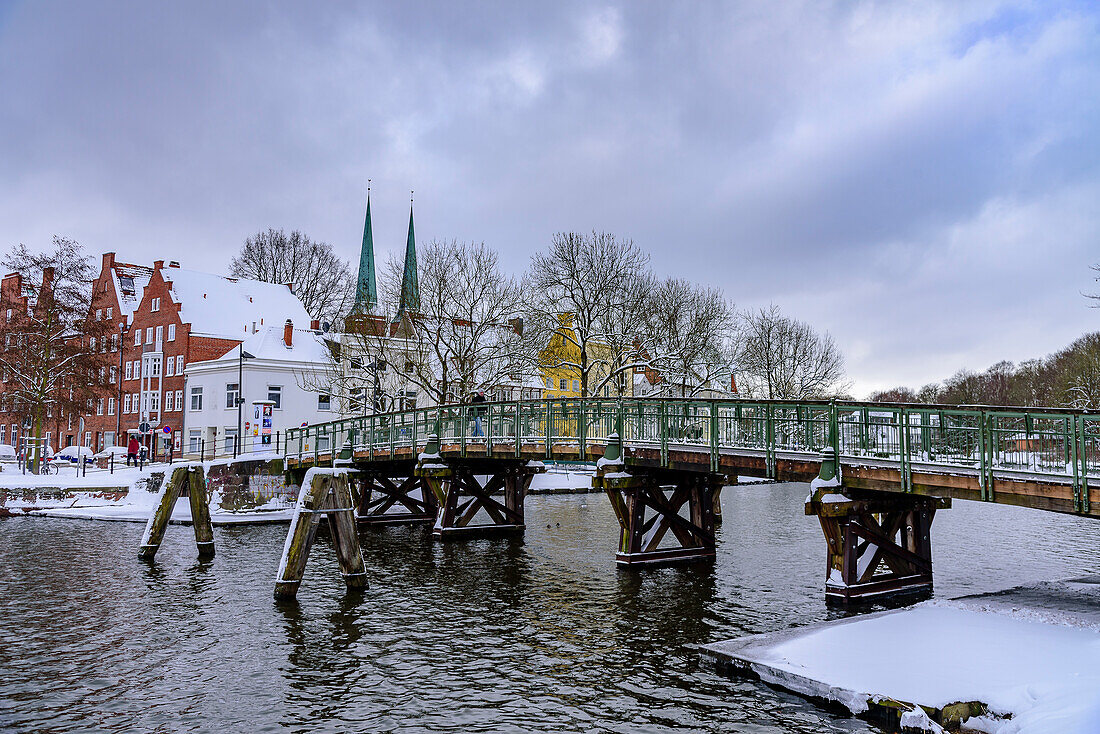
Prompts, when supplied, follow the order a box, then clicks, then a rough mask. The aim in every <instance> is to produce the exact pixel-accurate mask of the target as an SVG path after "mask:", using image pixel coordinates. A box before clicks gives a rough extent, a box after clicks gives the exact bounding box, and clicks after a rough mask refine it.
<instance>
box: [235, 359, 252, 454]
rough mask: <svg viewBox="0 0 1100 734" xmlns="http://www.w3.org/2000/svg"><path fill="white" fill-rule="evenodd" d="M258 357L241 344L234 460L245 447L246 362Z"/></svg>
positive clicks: (238, 366)
mask: <svg viewBox="0 0 1100 734" xmlns="http://www.w3.org/2000/svg"><path fill="white" fill-rule="evenodd" d="M255 358H256V355H254V354H250V353H249V352H246V351H244V342H241V345H240V351H239V353H238V354H237V441H236V443H235V444H234V445H233V458H234V459H236V458H237V448H238V447H243V446H244V436H243V435H242V434H243V428H244V424H243V423H242V415H241V411H242V410H243V407H244V361H245V360H246V359H255Z"/></svg>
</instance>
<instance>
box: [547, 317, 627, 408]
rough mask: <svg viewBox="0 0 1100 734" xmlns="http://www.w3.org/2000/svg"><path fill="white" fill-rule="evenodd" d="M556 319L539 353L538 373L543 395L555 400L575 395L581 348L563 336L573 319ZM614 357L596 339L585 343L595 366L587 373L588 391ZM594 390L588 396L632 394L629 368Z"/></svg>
mask: <svg viewBox="0 0 1100 734" xmlns="http://www.w3.org/2000/svg"><path fill="white" fill-rule="evenodd" d="M559 320H560V321H561V325H560V326H559V327H558V329H557V331H555V332H554V334H553V336H551V337H550V343H549V344H547V345H546V348H545V349H543V350H542V352H540V353H539V373H540V375H541V377H542V384H543V385H544V386H545V390H544V392H543V397H545V398H551V399H555V400H562V399H569V398H579V397H581V370H580V368H579V367H577V366H576V365H578V364H580V361H581V351H580V347H579V346H577V343H576V342H575V341H574V340H572V339H569V338H567V337H566V336H565V333H566V332H567V330H569V329H572V328H573V319H572V317H571V315H570V314H562V315H561V316H560V317H559ZM614 357H615V353H614V350H612V348H611V347H609V346H607V345H606V344H603V343H600V342H589V344H588V360H589V363H595V367H594V368H593V369H592V370H591V371H590V372H589V379H588V387H589V390H591V391H595V390H596V386H597V385H599V384H600V383H602V382H604V379H605V378H606V377H607V374H608V372H609V370H610V365H611V364H613V363H614V362H615V359H614ZM613 383H614V384H613ZM598 393H599V394H598V395H596V394H590V395H589V397H618V396H620V395H624V396H630V395H633V393H634V375H633V370H624V371H623V372H621V373H620V374H619V375H618V376H617V377H616V378H615V379H614V380H612V381H608V382H607V384H606V385H603V386H602V387H601V388H600V389H599V391H598Z"/></svg>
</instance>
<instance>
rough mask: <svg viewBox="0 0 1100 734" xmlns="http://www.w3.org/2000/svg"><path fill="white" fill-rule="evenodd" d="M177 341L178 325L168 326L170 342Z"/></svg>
mask: <svg viewBox="0 0 1100 734" xmlns="http://www.w3.org/2000/svg"><path fill="white" fill-rule="evenodd" d="M175 340H176V325H175V324H168V341H170V342H174V341H175Z"/></svg>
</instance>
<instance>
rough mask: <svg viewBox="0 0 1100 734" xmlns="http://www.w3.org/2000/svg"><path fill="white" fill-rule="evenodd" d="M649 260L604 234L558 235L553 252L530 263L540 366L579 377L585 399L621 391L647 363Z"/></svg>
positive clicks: (633, 247)
mask: <svg viewBox="0 0 1100 734" xmlns="http://www.w3.org/2000/svg"><path fill="white" fill-rule="evenodd" d="M648 262H649V257H648V256H647V255H646V254H645V253H644V252H642V250H641V249H640V248H639V247H638V246H637V245H635V244H634V242H633V241H631V240H619V239H616V237H615V235H613V234H608V233H606V232H593V233H592V235H591V236H587V235H580V234H575V233H573V232H568V233H565V232H563V233H559V234H556V235H554V238H553V240H552V241H551V243H550V248H549V249H548V250H547V251H546V252H540V253H537V254H536V255H534V257H532V259H531V269H530V275H529V281H530V288H531V294H532V300H531V303H530V304H529V306H528V309H527V313H528V314H529V315H530V327H531V331H532V333H535V334H538V338H539V339H540V340H541V341H542V343H543V344H544V345H545V346H544V348H543V350H542V352H541V354H540V362H541V364H542V366H544V367H550V368H557V369H563V368H564V369H567V370H572V371H575V372H576V373H577V374H578V375H579V377H580V387H581V395H583V396H589V395H596V394H598V393H599V392H600V391H601V390H602V389H603V387H604V386H605V385H608V384H609V383H610V384H615V385H621V384H622V379H623V377H625V376H627V375H629V374H630V373H631V372H632V371H633V369H634V368H635V367H640V366H645V365H647V364H648V361H649V359H650V358H648V357H646V356H645V355H646V354H647V349H646V347H647V345H646V344H645V343H644V342H645V338H646V336H647V331H646V329H645V321H646V318H645V311H646V309H647V308H648V307H649V305H650V304H649V302H648V295H649V291H650V290H651V288H652V279H651V276H650V275H649V271H648Z"/></svg>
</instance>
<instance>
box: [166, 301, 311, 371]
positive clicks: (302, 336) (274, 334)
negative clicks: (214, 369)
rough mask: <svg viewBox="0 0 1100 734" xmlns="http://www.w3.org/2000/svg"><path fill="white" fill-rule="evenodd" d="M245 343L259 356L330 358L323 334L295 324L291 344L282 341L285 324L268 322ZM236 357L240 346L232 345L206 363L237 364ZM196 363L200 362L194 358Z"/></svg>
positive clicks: (287, 359) (307, 359)
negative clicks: (267, 324)
mask: <svg viewBox="0 0 1100 734" xmlns="http://www.w3.org/2000/svg"><path fill="white" fill-rule="evenodd" d="M185 308H186V307H185ZM242 344H243V346H244V351H245V352H247V353H248V354H251V355H252V356H253V357H255V358H257V359H266V360H272V361H285V362H310V363H319V364H328V363H329V362H330V361H331V356H330V353H329V349H328V346H327V345H326V344H325V340H324V339H323V338H322V336H321V335H320V334H318V333H317V332H315V331H312V330H310V329H298V328H295V329H294V333H293V336H292V338H291V340H290V346H289V347H288V346H287V345H286V344H284V343H283V327H282V326H265V327H263V328H262V329H260V330H259V331H257V332H256V333H255V334H253V335H251V336H249V337H248V338H246V339H245V340H244V342H242ZM237 358H238V354H237V347H233V348H232V349H230V350H229V351H228V352H226V353H225V354H223V355H222V356H220V357H218V358H217V359H210V360H206V362H205V363H206V364H210V363H214V362H232V363H233V364H236V363H237ZM193 364H200V363H199V362H195V363H193Z"/></svg>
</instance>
